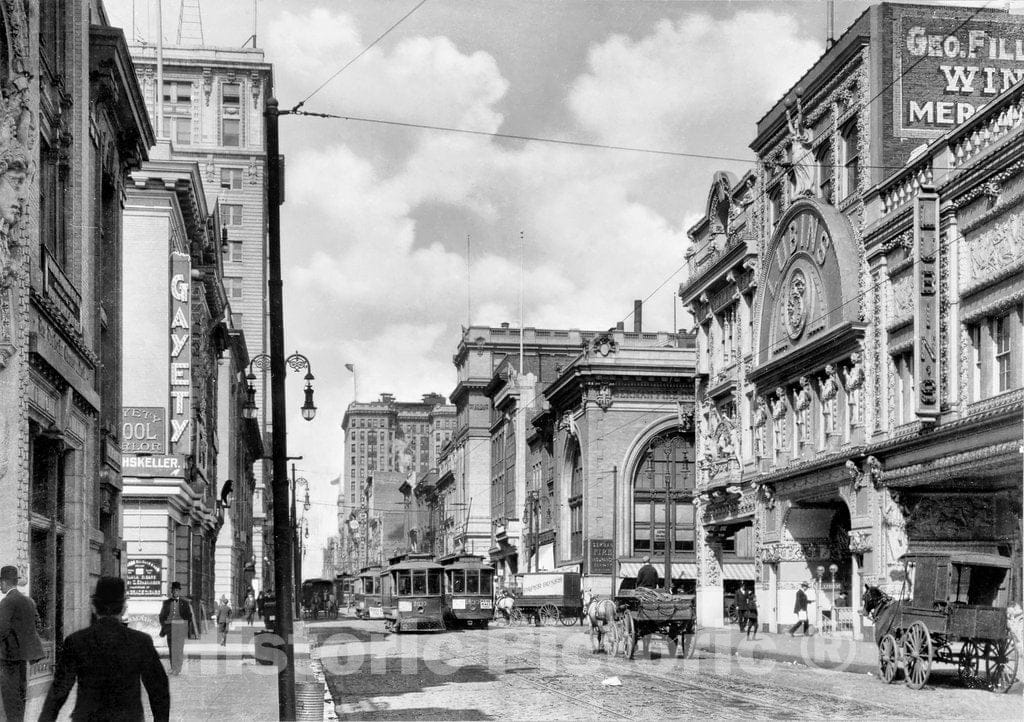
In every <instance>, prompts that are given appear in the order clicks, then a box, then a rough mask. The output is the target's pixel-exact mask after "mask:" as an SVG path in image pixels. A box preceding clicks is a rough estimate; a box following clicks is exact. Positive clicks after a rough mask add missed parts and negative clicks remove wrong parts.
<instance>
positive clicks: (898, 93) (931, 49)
mask: <svg viewBox="0 0 1024 722" xmlns="http://www.w3.org/2000/svg"><path fill="white" fill-rule="evenodd" d="M893 12H894V13H895V14H896V17H895V19H894V23H893V32H894V37H893V81H894V91H895V103H894V108H893V112H894V116H895V117H894V125H895V130H896V132H895V135H897V136H901V137H934V136H935V135H938V134H939V133H942V132H945V131H947V130H949V129H950V128H953V127H954V126H956V125H959V124H960V123H963V122H964V121H965V120H967V119H968V118H970V117H971V116H972V115H974V114H975V113H976V112H978V109H979V108H981V106H983V105H984V104H985V103H987V102H988V101H990V100H991V99H992V98H994V97H996V96H997V95H999V93H1001V92H1003V91H1004V90H1006V89H1007V88H1008V87H1010V86H1011V85H1013V84H1014V83H1016V82H1017V81H1019V80H1020V79H1021V78H1024V17H1021V16H1020V15H1010V14H1007V13H1000V12H991V11H986V12H975V13H973V14H971V15H970V16H968V15H966V13H967V12H968V11H967V10H966V9H964V8H958V9H956V10H955V11H954V10H952V9H945V10H944V9H940V8H928V9H927V11H926V12H923V13H922V12H921V10H920V9H915V8H900V7H899V6H895V7H894V8H893Z"/></svg>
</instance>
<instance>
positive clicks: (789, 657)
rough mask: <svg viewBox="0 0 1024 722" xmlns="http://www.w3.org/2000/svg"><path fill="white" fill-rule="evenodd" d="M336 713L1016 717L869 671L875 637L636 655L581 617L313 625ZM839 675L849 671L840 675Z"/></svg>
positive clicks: (730, 636)
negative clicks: (600, 640)
mask: <svg viewBox="0 0 1024 722" xmlns="http://www.w3.org/2000/svg"><path fill="white" fill-rule="evenodd" d="M307 630H308V633H309V635H310V636H311V637H312V638H316V639H317V640H318V644H319V647H318V650H319V652H320V653H321V654H322V657H323V663H324V669H325V673H326V677H327V682H328V686H329V687H330V691H331V694H332V696H333V698H334V701H335V703H336V705H337V706H336V711H337V713H338V716H339V718H340V719H358V720H421V719H422V720H427V719H437V720H442V719H443V720H451V719H494V718H504V719H508V718H512V719H540V720H545V719H574V720H578V719H580V718H587V717H591V718H597V719H610V718H630V719H663V718H680V717H715V718H722V717H725V718H733V717H746V718H758V719H764V718H777V717H793V718H801V719H806V718H836V717H838V718H855V717H856V718H867V719H880V718H931V719H948V718H951V717H960V718H967V719H977V718H984V719H1020V718H1021V717H1022V716H1024V715H1022V712H1024V708H1022V696H1021V691H1020V685H1018V686H1017V687H1015V688H1014V689H1013V690H1011V692H1010V694H1008V695H999V694H993V693H991V692H988V691H987V690H982V689H974V688H969V687H967V686H964V685H963V684H961V683H960V681H959V679H958V678H957V675H956V670H955V669H953V668H951V667H936V668H935V670H934V672H933V674H932V678H931V680H930V682H929V684H928V685H927V686H926V687H925V688H924V689H923V690H920V691H913V690H910V689H908V688H907V687H905V686H904V685H903V684H893V685H885V684H883V683H882V682H881V681H880V680H878V679H877V678H876V677H875V675H874V650H873V647H872V645H871V644H870V643H853V642H850V641H844V640H827V639H822V638H816V637H810V638H806V639H801V638H799V637H797V638H790V637H789V636H788V635H761V636H762V638H761V639H759V640H757V641H756V642H747V641H746V640H740V639H739V633H738V631H736V630H714V631H704V632H701V634H700V635H699V637H698V644H697V651H696V654H695V655H694V657H693V658H692V659H684V658H681V657H676V658H670V657H669V656H668V649H667V645H666V644H665V643H664V642H663V641H662V640H659V639H656V640H654V641H652V643H651V645H650V647H649V649H648V650H647V651H646V653H645V652H644V650H642V649H638V651H637V654H636V659H635V660H632V661H630V660H627V659H625V658H623V657H621V656H614V655H607V654H594V653H592V651H591V640H590V637H589V635H588V634H587V633H586V631H585V630H584V629H582V628H581V627H580V626H578V625H577V626H573V627H562V626H552V627H540V628H537V627H532V626H519V627H511V628H507V627H505V626H504V625H503V624H499V625H497V626H494V625H492V626H491V628H490V629H487V630H467V631H449V632H446V633H443V634H402V635H396V634H385V633H384V631H383V623H382V622H380V621H366V622H364V621H356V620H354V619H342V620H339V621H337V622H329V623H320V624H316V625H308V626H307ZM840 670H845V671H840Z"/></svg>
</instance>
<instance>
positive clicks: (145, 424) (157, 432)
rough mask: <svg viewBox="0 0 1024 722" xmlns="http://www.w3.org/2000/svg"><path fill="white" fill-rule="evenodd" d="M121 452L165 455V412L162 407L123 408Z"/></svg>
mask: <svg viewBox="0 0 1024 722" xmlns="http://www.w3.org/2000/svg"><path fill="white" fill-rule="evenodd" d="M121 451H122V452H124V453H125V454H166V453H167V410H166V409H164V408H163V407H162V406H125V407H123V408H122V409H121Z"/></svg>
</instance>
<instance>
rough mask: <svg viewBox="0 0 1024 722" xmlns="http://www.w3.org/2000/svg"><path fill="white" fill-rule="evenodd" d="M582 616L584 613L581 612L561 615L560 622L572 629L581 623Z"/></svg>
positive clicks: (559, 616)
mask: <svg viewBox="0 0 1024 722" xmlns="http://www.w3.org/2000/svg"><path fill="white" fill-rule="evenodd" d="M582 615H583V612H580V613H579V614H559V615H558V621H559V622H561V623H562V625H563V626H566V627H571V626H572V625H574V624H576V622H578V621H579V619H580V617H581V616H582Z"/></svg>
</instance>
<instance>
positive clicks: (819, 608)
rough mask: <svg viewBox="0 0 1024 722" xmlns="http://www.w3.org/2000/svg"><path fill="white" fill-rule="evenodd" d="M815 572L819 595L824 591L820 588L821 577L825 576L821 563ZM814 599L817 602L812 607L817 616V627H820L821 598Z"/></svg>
mask: <svg viewBox="0 0 1024 722" xmlns="http://www.w3.org/2000/svg"><path fill="white" fill-rule="evenodd" d="M817 572H818V594H819V595H820V594H823V593H824V591H825V590H824V589H822V577H824V576H825V567H823V566H822V565H821V564H819V565H818V569H817ZM815 601H816V602H817V604H815V605H814V607H815V610H814V613H815V616H816V617H817V618H818V629H821V599H816V600H815Z"/></svg>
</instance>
